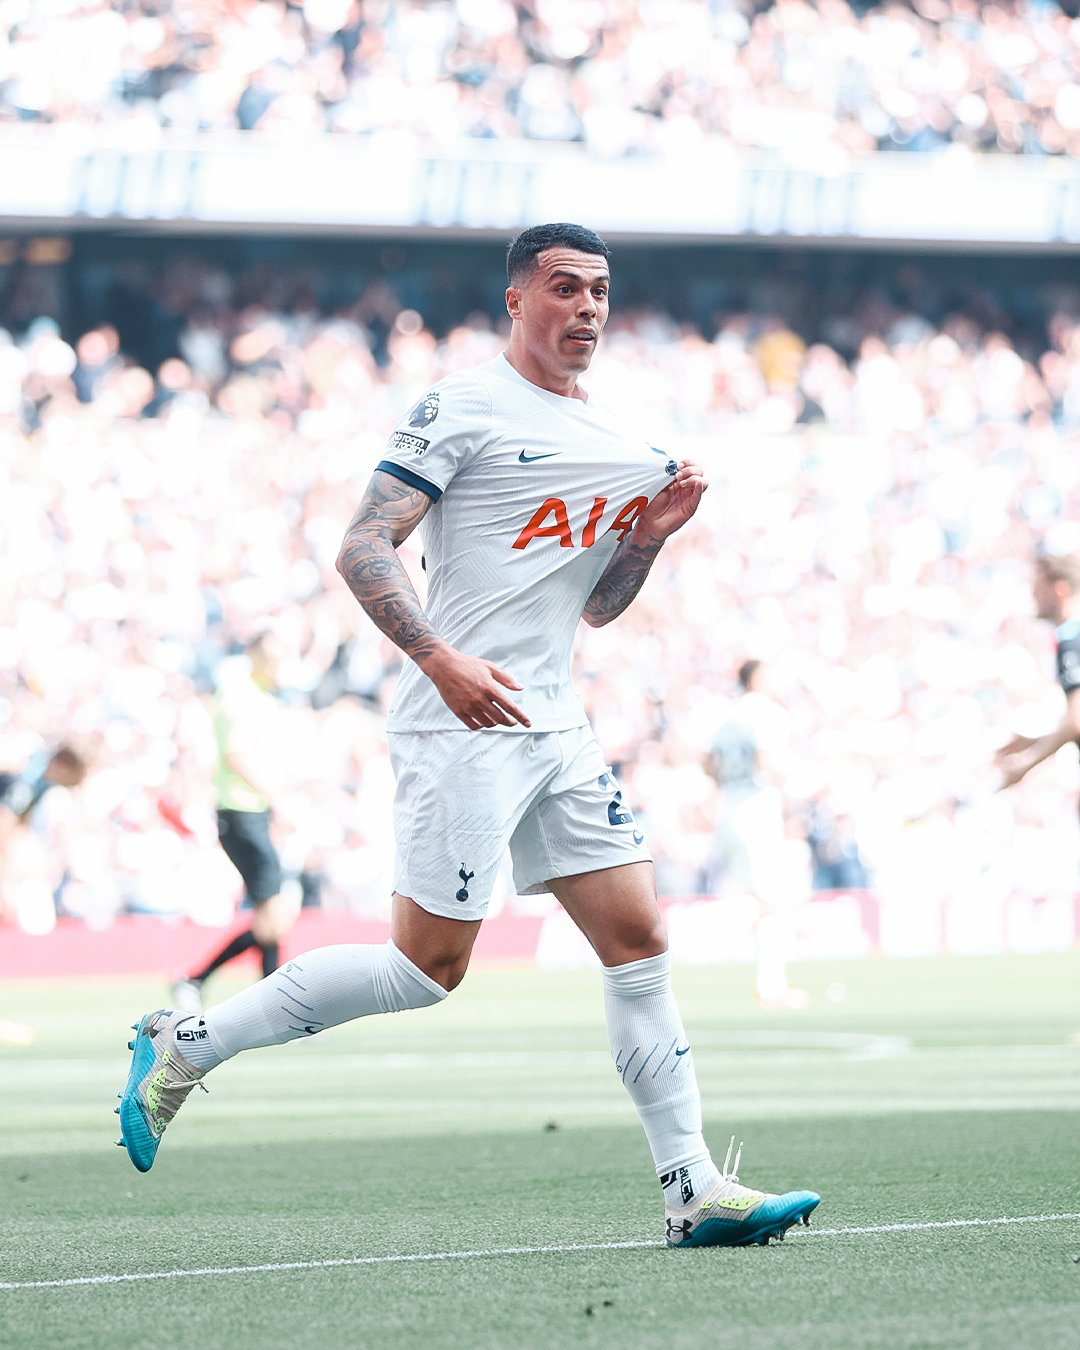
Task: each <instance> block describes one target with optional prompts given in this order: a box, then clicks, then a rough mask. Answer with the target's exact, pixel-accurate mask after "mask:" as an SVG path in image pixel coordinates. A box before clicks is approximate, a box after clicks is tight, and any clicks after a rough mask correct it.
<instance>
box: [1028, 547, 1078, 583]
mask: <svg viewBox="0 0 1080 1350" xmlns="http://www.w3.org/2000/svg"><path fill="white" fill-rule="evenodd" d="M1035 557H1036V559H1037V561H1038V564H1039V566H1040V567H1041V568H1042V570H1043V575H1044V576H1045V577H1046V579H1047V581H1051V582H1058V581H1063V582H1064V583H1065V585H1066V586H1068V588H1069V590H1070V591H1071V593H1072V594H1073V595H1080V553H1051V552H1049V551H1048V550H1047V549H1046V548H1040V549H1037V550H1036V553H1035Z"/></svg>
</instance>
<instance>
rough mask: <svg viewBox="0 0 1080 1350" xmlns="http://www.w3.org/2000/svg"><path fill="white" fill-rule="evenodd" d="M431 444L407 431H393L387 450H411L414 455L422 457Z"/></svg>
mask: <svg viewBox="0 0 1080 1350" xmlns="http://www.w3.org/2000/svg"><path fill="white" fill-rule="evenodd" d="M430 444H431V442H430V441H425V440H424V438H423V436H413V435H411V434H410V433H409V432H407V431H395V432H394V434H393V435H392V436H391V437H390V444H389V446H388V447H387V449H389V450H411V451H412V452H413V454H414V455H422V454H423V453H424V451H425V450H426V449H427V448H428V446H429V445H430Z"/></svg>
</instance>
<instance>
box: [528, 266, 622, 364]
mask: <svg viewBox="0 0 1080 1350" xmlns="http://www.w3.org/2000/svg"><path fill="white" fill-rule="evenodd" d="M536 263H537V265H536V271H535V272H533V273H532V275H531V276H530V277H529V278H528V279H527V280H526V281H525V282H524V283H523V284H522V285H520V286H510V287H508V288H507V292H506V307H507V310H508V312H509V314H510V317H511V318H512V319H515V320H517V322H519V323H520V324H521V327H522V333H523V337H524V345H525V349H526V351H527V353H528V355H529V357H530V358H531V360H532V361H534V362H535V363H536V364H537V365H538V366H539V367H540V368H542V369H543V370H544V371H546V372H549V373H551V374H552V375H557V376H562V377H563V378H567V377H570V376H572V375H577V374H580V373H581V372H582V371H585V370H588V368H589V362H590V361H591V360H592V356H593V352H594V351H595V350H596V344H597V341H598V340H599V337H600V334H601V332H603V328H604V325H605V324H606V323H607V317H608V287H609V284H610V277H609V275H608V267H607V260H606V259H605V258H602V257H600V256H599V255H598V254H595V253H580V252H578V250H577V249H572V248H566V247H564V246H562V245H556V246H555V247H553V248H548V249H545V250H544V252H543V253H541V254H540V255H539V257H538V258H537V260H536Z"/></svg>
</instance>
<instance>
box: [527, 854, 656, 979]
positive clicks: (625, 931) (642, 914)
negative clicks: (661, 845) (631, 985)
mask: <svg viewBox="0 0 1080 1350" xmlns="http://www.w3.org/2000/svg"><path fill="white" fill-rule="evenodd" d="M549 885H550V887H551V890H552V892H553V893H554V895H555V898H556V899H557V900H558V902H559V904H561V905H562V907H563V909H565V910H566V912H567V914H569V915H570V917H571V918H572V919H573V921H574V922H575V923H576V924H577V926H578V927H579V928H580V929H581V931H582V932H583V933H584V934H585V936H586V937H587V938H588V940H589V942H590V943H591V944H592V947H593V950H594V951H595V952H596V954H597V956H599V958H600V960H601V962H602V963H603V964H604V965H605V966H622V965H626V963H627V962H629V961H643V960H645V958H646V957H649V956H659V955H660V953H661V952H665V951H667V945H668V944H667V929H666V927H665V924H664V920H663V916H662V915H661V913H660V906H659V904H658V902H657V898H656V876H655V873H654V871H653V865H652V863H651V862H633V863H625V864H623V865H622V866H618V867H607V868H603V869H601V870H599V871H596V872H583V873H580V874H578V875H576V876H566V877H553V878H552V879H551V880H550V882H549Z"/></svg>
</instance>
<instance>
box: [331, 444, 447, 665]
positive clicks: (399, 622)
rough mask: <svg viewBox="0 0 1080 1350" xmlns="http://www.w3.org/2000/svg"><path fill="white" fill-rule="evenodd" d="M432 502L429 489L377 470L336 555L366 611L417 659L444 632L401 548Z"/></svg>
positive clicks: (421, 656)
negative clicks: (432, 618)
mask: <svg viewBox="0 0 1080 1350" xmlns="http://www.w3.org/2000/svg"><path fill="white" fill-rule="evenodd" d="M430 505H431V498H430V497H429V496H428V495H427V493H425V492H421V491H420V490H419V489H418V488H413V487H409V485H408V484H407V483H402V482H400V481H399V480H398V479H397V478H395V477H393V475H392V474H388V473H381V472H379V471H378V470H376V472H375V473H374V474H373V475H372V478H371V482H370V483H369V484H368V487H367V491H366V492H365V493H364V496H363V499H362V500H361V502H360V505H359V506H358V507H357V508H356V514H355V515H354V516H353V518H352V520H351V521H350V522H349V528H348V529H347V530H346V531H345V538H344V540H343V541H342V544H341V551H340V553H339V554H338V559H337V569H338V571H339V572H340V573H341V575H342V576H343V577H344V578H345V582H346V584H347V586H348V587H349V590H350V591H352V593H353V595H355V596H356V598H357V600H358V601H359V602H360V606H361V608H362V609H363V610H364V613H365V614H366V615H367V616H368V618H369V619H371V621H372V622H373V623H374V624H375V625H376V627H377V628H379V629H380V630H381V631H382V632H383V633H385V634H386V636H387V637H388V638H389V639H390V641H391V642H393V643H395V644H396V645H397V646H398V647H400V648H401V650H402V651H403V652H405V653H406V654H407V655H409V656H411V657H412V658H413V660H414V661H417V662H421V661H423V659H424V657H425V656H429V655H430V654H431V652H433V651H434V650H435V648H436V647H438V646H440V645H441V643H442V638H440V637H439V634H438V633H437V632H436V631H435V629H434V628H432V626H431V624H430V623H429V622H428V617H427V615H426V614H425V613H424V607H423V606H422V605H421V603H420V599H419V597H418V596H417V594H416V591H415V590H414V589H413V585H412V582H411V581H410V580H409V577H408V574H407V573H406V571H405V569H404V567H402V565H401V561H400V559H399V558H398V556H397V548H398V545H399V544H401V543H403V542H404V541H405V540H406V539H407V538H408V537H409V535H410V534H411V533H412V531H413V530H414V529H415V528H416V526H417V525H418V524H419V523H420V521H421V520H422V519H423V517H424V515H425V513H426V512H427V509H428V507H429V506H430Z"/></svg>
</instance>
